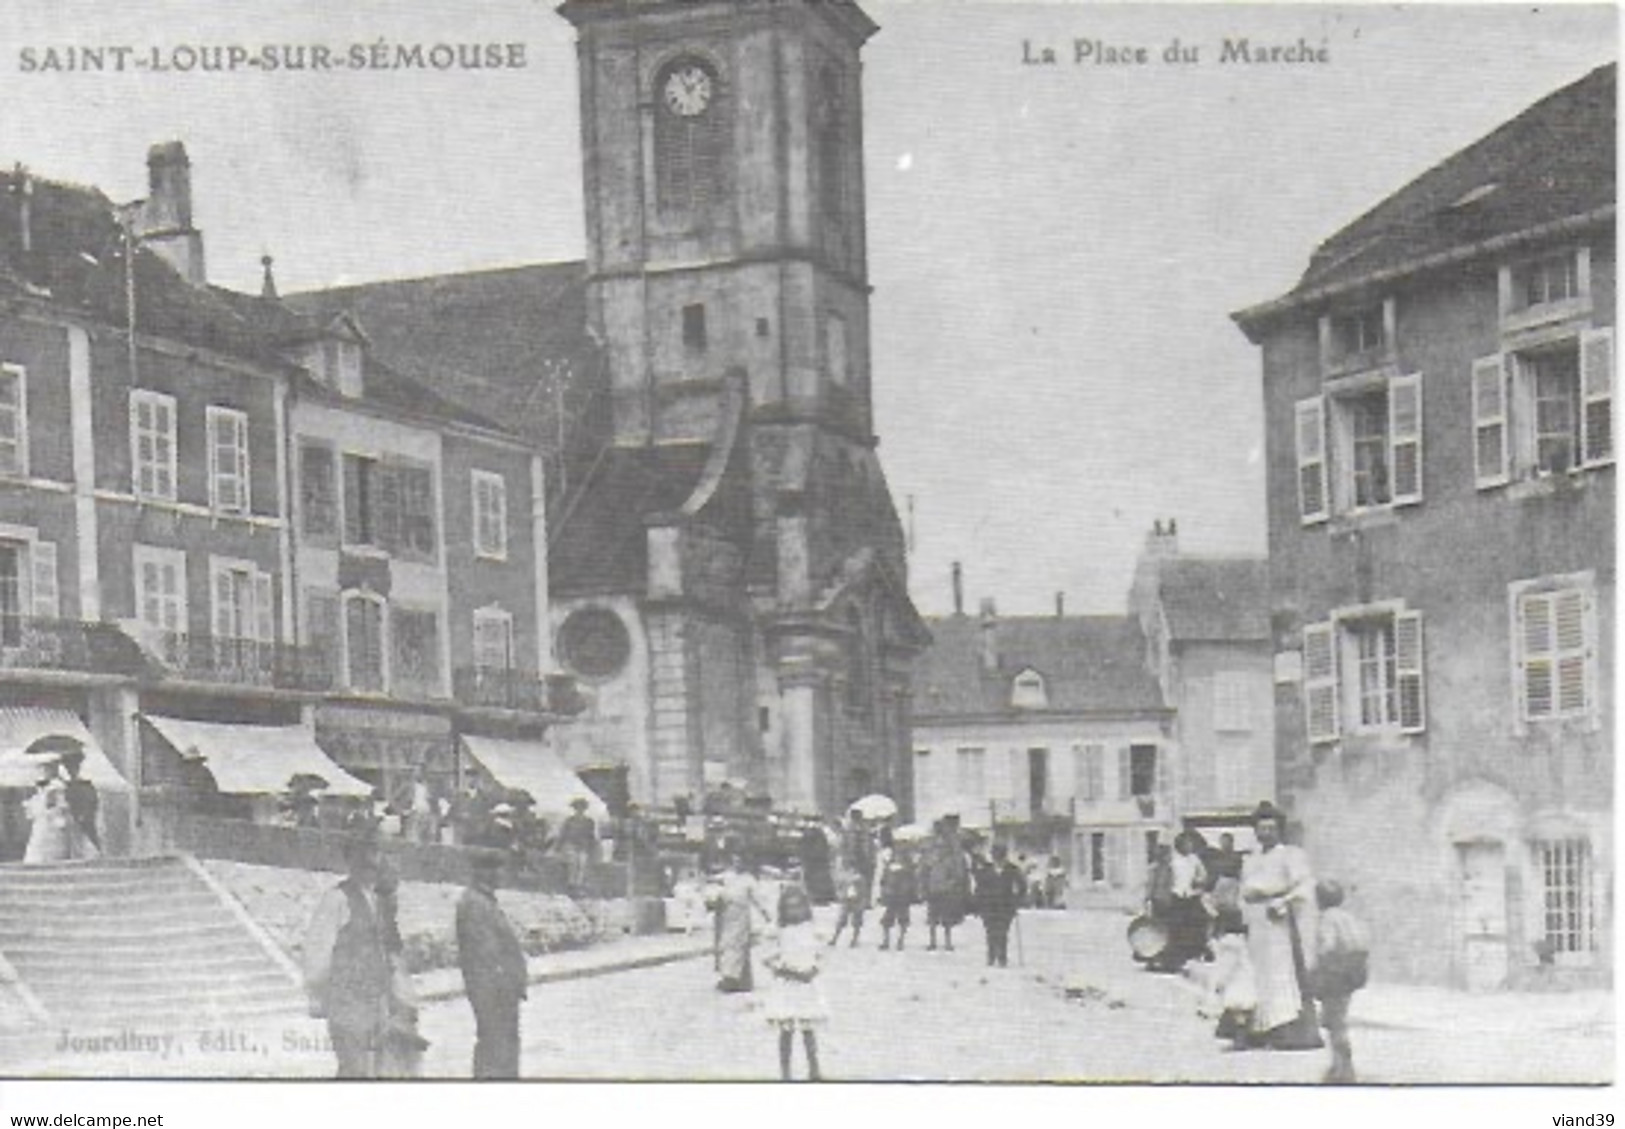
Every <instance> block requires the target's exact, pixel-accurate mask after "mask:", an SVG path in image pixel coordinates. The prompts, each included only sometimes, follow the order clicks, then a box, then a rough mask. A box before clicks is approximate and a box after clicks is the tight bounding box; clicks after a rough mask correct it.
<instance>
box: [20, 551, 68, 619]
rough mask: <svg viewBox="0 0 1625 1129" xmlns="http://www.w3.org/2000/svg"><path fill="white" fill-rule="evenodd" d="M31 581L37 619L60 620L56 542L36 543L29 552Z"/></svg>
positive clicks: (60, 606)
mask: <svg viewBox="0 0 1625 1129" xmlns="http://www.w3.org/2000/svg"><path fill="white" fill-rule="evenodd" d="M28 559H29V573H30V575H29V580H30V582H31V584H32V587H33V599H32V601H31V603H32V612H33V615H34V618H35V619H60V618H61V617H62V603H61V596H60V591H61V590H60V588H59V587H58V585H57V576H56V542H55V541H35V542H34V543H33V545H32V546H31V548H30V550H29V555H28Z"/></svg>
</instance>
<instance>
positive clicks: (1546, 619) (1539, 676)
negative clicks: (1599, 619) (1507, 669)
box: [1514, 587, 1596, 721]
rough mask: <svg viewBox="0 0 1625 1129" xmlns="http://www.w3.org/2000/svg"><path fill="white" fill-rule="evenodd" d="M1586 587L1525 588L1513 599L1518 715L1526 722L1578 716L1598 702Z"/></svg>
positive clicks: (1591, 617) (1590, 603) (1593, 634)
mask: <svg viewBox="0 0 1625 1129" xmlns="http://www.w3.org/2000/svg"><path fill="white" fill-rule="evenodd" d="M1594 603H1595V600H1594V597H1593V595H1592V593H1591V591H1590V589H1589V588H1584V587H1572V588H1559V589H1555V590H1554V589H1546V590H1538V591H1528V592H1523V593H1521V594H1520V595H1519V596H1518V597H1517V602H1516V607H1517V622H1516V624H1514V628H1515V632H1514V642H1515V644H1516V645H1517V647H1518V656H1517V667H1518V688H1519V698H1520V707H1521V716H1522V718H1523V719H1524V720H1526V721H1540V720H1546V719H1549V718H1563V717H1579V716H1585V715H1587V714H1590V713H1591V712H1592V710H1593V707H1594V705H1595V703H1596V693H1595V689H1594V687H1595V681H1596V672H1595V663H1596V642H1595V639H1596V625H1595V620H1596V612H1595V608H1594Z"/></svg>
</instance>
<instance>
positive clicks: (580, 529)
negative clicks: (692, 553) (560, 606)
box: [548, 443, 711, 595]
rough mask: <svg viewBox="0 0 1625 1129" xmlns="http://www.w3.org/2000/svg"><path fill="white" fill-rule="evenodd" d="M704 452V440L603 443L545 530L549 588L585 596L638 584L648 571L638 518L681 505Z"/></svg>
mask: <svg viewBox="0 0 1625 1129" xmlns="http://www.w3.org/2000/svg"><path fill="white" fill-rule="evenodd" d="M710 453H711V448H710V446H709V445H707V444H702V443H681V444H662V445H659V446H653V447H609V448H607V449H606V450H605V451H604V454H603V457H602V461H601V462H600V463H599V465H598V466H597V467H596V468H595V469H594V471H593V473H592V474H591V476H590V477H589V479H588V481H587V485H586V487H585V488H584V489H583V490H582V491H581V492H580V493H579V494H577V495H575V496H574V497H572V498H571V499H570V501H569V502H568V503H567V508H566V509H565V510H564V512H562V513H560V514H558V515H556V517H555V518H554V521H553V524H552V528H551V529H550V531H549V537H548V583H549V586H550V587H551V588H552V590H553V591H554V592H555V593H558V594H560V595H585V594H588V593H593V592H624V591H628V590H638V589H641V588H642V587H643V586H644V585H645V584H646V583H647V580H648V573H649V553H648V537H647V536H646V529H647V527H646V525H645V522H644V518H645V517H646V516H647V515H650V514H658V513H675V512H676V511H677V510H679V509H680V508H682V505H683V503H684V502H686V501H687V500H688V498H689V495H690V494H692V493H693V490H694V487H695V485H696V484H697V483H698V482H699V479H700V475H701V473H702V472H703V471H704V470H705V465H706V461H707V459H708V458H709V457H710Z"/></svg>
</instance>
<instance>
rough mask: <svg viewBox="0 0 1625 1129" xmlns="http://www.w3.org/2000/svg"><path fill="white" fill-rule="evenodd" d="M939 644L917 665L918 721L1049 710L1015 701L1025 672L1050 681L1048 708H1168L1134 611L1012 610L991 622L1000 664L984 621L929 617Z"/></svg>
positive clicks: (1072, 710)
mask: <svg viewBox="0 0 1625 1129" xmlns="http://www.w3.org/2000/svg"><path fill="white" fill-rule="evenodd" d="M925 625H926V627H927V628H928V629H929V630H930V632H931V636H932V638H933V640H934V641H933V643H932V644H931V646H930V647H928V648H927V649H926V650H925V651H923V652H922V653H921V654H920V657H919V659H918V660H917V662H916V665H915V671H914V719H915V723H916V724H931V723H933V722H942V721H948V720H955V719H970V718H981V719H987V718H1004V719H1009V718H1015V717H1020V716H1032V715H1035V714H1036V715H1042V713H1043V712H1046V711H1037V710H1032V709H1017V708H1015V707H1012V706H1011V704H1010V698H1011V683H1012V681H1013V680H1014V678H1015V677H1016V675H1018V674H1020V673H1022V672H1023V671H1026V670H1029V669H1030V670H1034V671H1037V672H1038V674H1040V675H1041V676H1042V677H1043V679H1044V689H1045V693H1046V695H1047V697H1048V707H1047V712H1049V713H1066V714H1080V713H1101V714H1119V713H1135V712H1144V711H1157V710H1161V709H1163V708H1164V706H1163V701H1162V692H1161V690H1160V689H1159V688H1158V686H1157V681H1156V679H1154V678H1153V677H1152V676H1151V674H1150V673H1149V672H1148V671H1147V670H1146V668H1145V637H1144V636H1143V635H1142V634H1141V632H1140V626H1139V622H1138V621H1137V620H1136V619H1134V618H1133V617H1132V616H1126V615H1107V616H1065V617H1061V616H1009V617H1000V618H997V619H995V620H994V621H993V632H994V647H995V651H996V653H997V656H998V666H997V668H996V669H994V670H992V671H989V670H988V669H987V668H986V666H985V663H984V658H983V637H982V633H983V626H982V620H980V619H978V618H974V617H971V616H963V615H958V616H945V617H940V618H932V619H927V620H926V621H925Z"/></svg>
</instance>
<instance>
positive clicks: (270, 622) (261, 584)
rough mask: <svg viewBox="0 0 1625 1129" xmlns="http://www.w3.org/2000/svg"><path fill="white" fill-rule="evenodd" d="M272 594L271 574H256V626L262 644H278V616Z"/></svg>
mask: <svg viewBox="0 0 1625 1129" xmlns="http://www.w3.org/2000/svg"><path fill="white" fill-rule="evenodd" d="M273 609H274V600H273V597H272V594H271V574H270V573H268V572H256V573H255V574H254V626H255V630H256V631H257V633H258V636H259V641H260V642H261V643H275V642H276V616H275V615H274V614H272V613H273Z"/></svg>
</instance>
